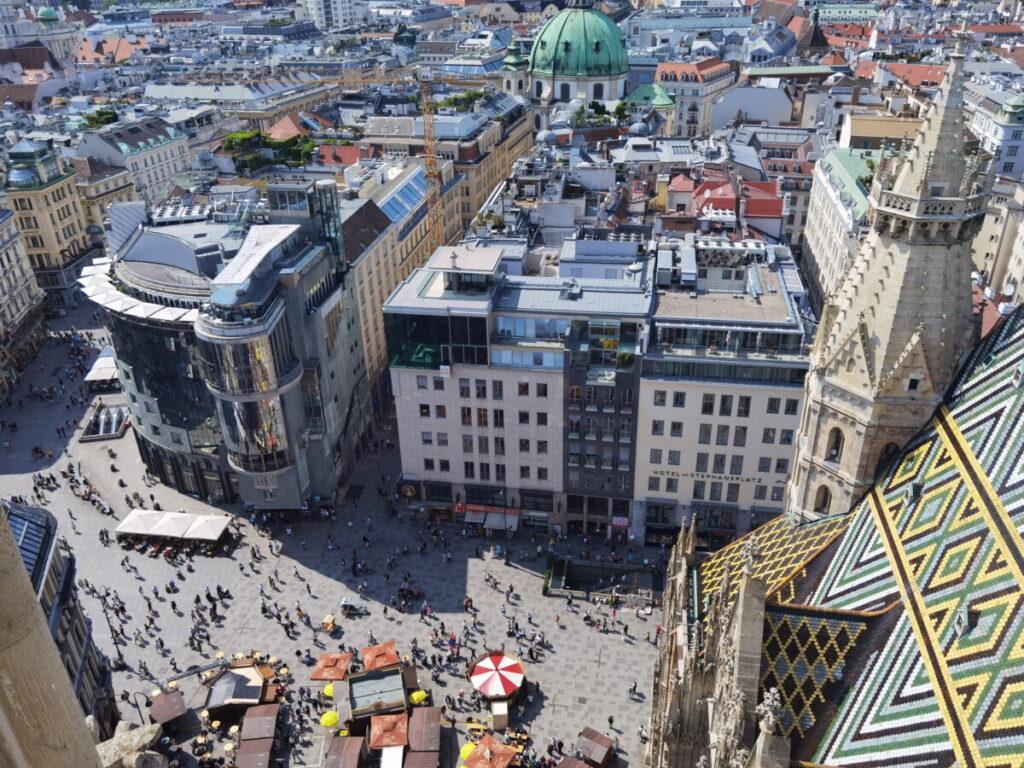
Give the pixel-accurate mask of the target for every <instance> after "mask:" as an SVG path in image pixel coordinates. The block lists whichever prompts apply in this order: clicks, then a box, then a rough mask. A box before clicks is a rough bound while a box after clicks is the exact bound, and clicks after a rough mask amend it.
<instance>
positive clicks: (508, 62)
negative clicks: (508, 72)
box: [502, 41, 526, 69]
mask: <svg viewBox="0 0 1024 768" xmlns="http://www.w3.org/2000/svg"><path fill="white" fill-rule="evenodd" d="M524 64H526V59H524V58H523V55H522V51H521V49H520V48H519V43H517V42H515V41H513V42H512V44H511V45H510V46H509V47H508V48H507V49H505V58H504V60H503V61H502V66H503V67H504V68H505V69H519V68H520V67H522V66H523V65H524Z"/></svg>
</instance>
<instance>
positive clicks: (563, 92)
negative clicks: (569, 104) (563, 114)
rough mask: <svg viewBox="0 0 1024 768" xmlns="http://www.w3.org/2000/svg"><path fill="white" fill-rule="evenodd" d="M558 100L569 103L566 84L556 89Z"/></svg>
mask: <svg viewBox="0 0 1024 768" xmlns="http://www.w3.org/2000/svg"><path fill="white" fill-rule="evenodd" d="M558 98H560V99H561V100H562V101H569V84H568V83H562V84H561V85H560V86H559V87H558Z"/></svg>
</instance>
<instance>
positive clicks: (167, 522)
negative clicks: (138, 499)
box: [114, 509, 231, 541]
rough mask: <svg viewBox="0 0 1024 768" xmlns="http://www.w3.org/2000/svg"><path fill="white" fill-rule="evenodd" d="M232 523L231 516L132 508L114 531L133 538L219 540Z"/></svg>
mask: <svg viewBox="0 0 1024 768" xmlns="http://www.w3.org/2000/svg"><path fill="white" fill-rule="evenodd" d="M230 522H231V517H230V516H229V515H194V514H192V513H190V512H154V511H153V510H150V509H133V510H132V511H131V512H129V513H128V516H127V517H125V519H124V520H122V521H121V524H120V525H118V526H117V528H115V529H114V531H115V533H127V534H131V535H133V536H159V537H161V538H165V539H196V540H199V541H217V539H219V538H220V537H221V535H222V534H223V533H224V531H225V530H227V527H228V524H229V523H230Z"/></svg>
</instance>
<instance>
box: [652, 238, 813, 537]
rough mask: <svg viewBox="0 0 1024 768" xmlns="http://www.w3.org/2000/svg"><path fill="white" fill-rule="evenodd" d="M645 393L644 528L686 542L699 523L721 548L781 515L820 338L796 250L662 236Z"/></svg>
mask: <svg viewBox="0 0 1024 768" xmlns="http://www.w3.org/2000/svg"><path fill="white" fill-rule="evenodd" d="M657 266H658V269H657V283H658V299H657V306H656V308H655V310H654V316H653V319H652V322H651V327H652V330H651V336H650V340H649V343H648V347H647V353H646V354H645V356H644V368H643V376H642V378H641V379H640V389H639V393H638V395H637V433H636V481H635V483H634V488H635V492H634V499H635V509H634V510H633V516H634V518H635V520H634V522H635V527H636V529H638V530H646V536H647V539H648V540H649V541H664V542H666V543H671V542H672V541H674V540H675V537H676V535H677V534H678V532H679V530H680V528H681V527H683V526H684V525H685V524H686V522H687V521H688V520H690V519H691V518H696V520H697V529H698V531H699V532H700V536H701V538H702V541H701V545H702V546H710V547H712V548H717V547H718V546H721V545H722V544H724V543H727V542H729V541H731V540H732V539H733V538H734V537H735V536H737V535H741V534H743V533H745V532H747V531H749V530H751V529H752V528H755V527H757V526H759V525H761V524H762V523H764V522H766V521H767V520H769V519H771V518H772V517H775V516H777V515H779V514H780V513H781V512H782V509H783V498H784V495H785V487H786V480H787V479H788V477H789V473H790V470H791V468H792V463H793V458H794V453H795V434H796V431H797V429H798V428H799V419H800V413H801V410H802V405H803V390H802V385H803V381H804V376H805V375H806V372H807V364H808V355H807V349H806V344H807V341H808V339H809V338H810V336H809V329H808V328H807V326H806V324H805V322H804V319H803V316H802V312H801V310H802V309H803V308H805V307H806V304H805V302H806V294H805V292H804V290H803V286H802V284H801V282H800V278H799V276H798V274H797V271H796V265H795V263H794V261H793V259H792V256H790V254H789V252H788V251H787V250H786V249H785V248H776V247H774V246H771V245H767V244H765V243H764V242H761V241H739V242H732V241H729V240H724V239H721V240H720V239H717V238H701V237H695V236H694V235H687V236H686V237H685V238H683V239H681V240H662V241H661V242H660V243H659V247H658V255H657Z"/></svg>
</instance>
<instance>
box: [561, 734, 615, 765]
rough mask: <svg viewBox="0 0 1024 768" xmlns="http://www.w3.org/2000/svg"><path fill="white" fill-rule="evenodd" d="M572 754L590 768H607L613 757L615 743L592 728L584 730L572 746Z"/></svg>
mask: <svg viewBox="0 0 1024 768" xmlns="http://www.w3.org/2000/svg"><path fill="white" fill-rule="evenodd" d="M572 754H573V755H577V756H578V757H579V759H581V760H582V761H583V762H585V763H586V764H587V765H589V766H591V768H607V766H609V765H611V763H612V760H613V758H614V757H615V742H614V741H613V740H612V739H611V738H609V737H608V736H605V735H604V734H603V733H601V732H599V731H595V730H594V729H593V728H584V729H583V730H582V731H580V735H579V737H578V738H577V739H576V743H575V744H574V745H573V748H572Z"/></svg>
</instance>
